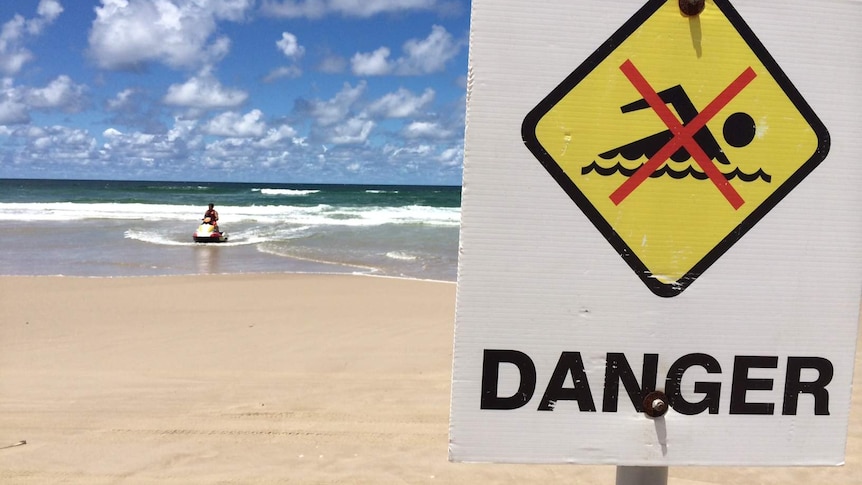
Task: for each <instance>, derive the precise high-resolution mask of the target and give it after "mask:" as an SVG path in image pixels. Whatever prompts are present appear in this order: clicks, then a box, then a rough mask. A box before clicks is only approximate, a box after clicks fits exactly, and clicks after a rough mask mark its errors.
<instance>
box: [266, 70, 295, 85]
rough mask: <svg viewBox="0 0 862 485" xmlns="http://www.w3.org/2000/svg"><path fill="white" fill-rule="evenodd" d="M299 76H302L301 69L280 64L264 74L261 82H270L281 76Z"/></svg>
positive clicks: (291, 77)
mask: <svg viewBox="0 0 862 485" xmlns="http://www.w3.org/2000/svg"><path fill="white" fill-rule="evenodd" d="M300 76H302V69H300V68H298V67H296V66H282V67H278V68H275V69H273V70H272V71H270V72H269V74H267V75H266V76H264V78H263V82H265V83H271V82H273V81H276V80H278V79H283V78H289V79H296V78H298V77H300Z"/></svg>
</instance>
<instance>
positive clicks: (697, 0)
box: [679, 0, 706, 17]
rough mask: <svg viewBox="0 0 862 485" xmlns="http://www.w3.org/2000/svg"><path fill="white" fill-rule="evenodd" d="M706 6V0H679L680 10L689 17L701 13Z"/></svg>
mask: <svg viewBox="0 0 862 485" xmlns="http://www.w3.org/2000/svg"><path fill="white" fill-rule="evenodd" d="M704 8H706V0H679V10H680V11H681V12H682V14H683V15H685V16H687V17H692V16H694V15H699V14H700V13H701V12H703V9H704Z"/></svg>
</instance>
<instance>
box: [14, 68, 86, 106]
mask: <svg viewBox="0 0 862 485" xmlns="http://www.w3.org/2000/svg"><path fill="white" fill-rule="evenodd" d="M85 91H86V88H85V87H84V86H83V85H81V84H75V83H74V82H72V79H71V78H69V76H66V75H61V76H59V77H57V79H54V80H53V81H51V82H50V83H48V85H47V86H45V87H44V88H29V89H26V91H25V96H24V100H25V101H26V103H27V104H28V105H29V106H31V107H33V108H37V109H59V110H63V111H66V112H76V111H80V110H81V109H82V108H83V107H84V104H85Z"/></svg>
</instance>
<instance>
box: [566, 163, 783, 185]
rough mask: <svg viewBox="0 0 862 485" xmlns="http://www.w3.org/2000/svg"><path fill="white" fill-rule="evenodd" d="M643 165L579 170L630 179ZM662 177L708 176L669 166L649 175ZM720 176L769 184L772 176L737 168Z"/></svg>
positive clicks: (595, 164) (619, 165)
mask: <svg viewBox="0 0 862 485" xmlns="http://www.w3.org/2000/svg"><path fill="white" fill-rule="evenodd" d="M642 166H643V165H639V166H637V167H634V168H626V167H623V166H622V165H621V164H620V163H619V162H617V163H616V164H615V165H614V166H612V167H607V168H605V167H602V166H601V165H599V164H598V163H597V162H596V161H595V160H594V161H593V163H591V164H589V165H587V166H586V167H584V168H582V169H581V175H587V174H589V173H590V172H596V173H597V174H599V175H603V176H610V175H614V174H617V173H619V174H621V175H623V176H626V177H631V176H632V175H633V174H634V173H635V172H637V171H638V170H639V169H640V168H641V167H642ZM664 175H667V176H669V177H671V178H674V179H681V178H685V177H694V178H695V179H697V180H706V179H708V178H709V176H708V175H707V174H706V173H704V172H701V171H700V170H696V169H695V168H694V167H693V166H688V167H686V168H685V169H683V170H674V169H672V168H670V166H669V165H663V166H662V167H661V168H660V169H658V170H656V171H655V172H653V173H652V174H650V177H651V178H659V177H662V176H664ZM722 175H724V177H725V178H726V179H727V180H733V179H735V178H738V179H739V180H742V181H743V182H754V181H755V180H757V179H762V180H763V181H764V182H766V183H769V182H772V176H771V175H769V174H768V173H766V172H764V171H763V169H762V168H759V169H757V171H756V172H754V173H745V172H743V171H742V170H740V169H739V168H734V169H733V170H732V171H731V172H730V173H724V172H722Z"/></svg>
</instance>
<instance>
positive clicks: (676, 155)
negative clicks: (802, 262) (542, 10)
mask: <svg viewBox="0 0 862 485" xmlns="http://www.w3.org/2000/svg"><path fill="white" fill-rule="evenodd" d="M700 17H701V18H700V21H699V22H698V23H697V24H693V23H692V22H685V21H682V22H681V21H680V12H679V6H678V5H676V3H675V2H649V3H648V4H647V5H646V6H645V7H644V8H643V9H641V10H640V11H639V12H638V13H637V14H636V15H634V16H633V17H632V18H631V19H630V20H629V21H628V22H626V23H625V25H624V26H623V27H622V28H621V29H620V30H618V31H617V32H616V33H615V34H614V35H613V36H612V37H611V38H610V39H609V40H608V41H607V42H606V43H605V44H604V45H602V46H601V47H600V48H599V49H598V50H596V51H595V52H594V53H593V55H592V56H590V57H589V58H588V59H587V60H586V61H584V63H583V64H581V66H579V67H578V68H577V69H576V70H575V71H574V72H573V73H572V74H571V75H570V76H569V77H568V78H566V79H565V80H564V81H563V82H562V84H560V85H559V86H558V87H557V88H556V89H554V90H553V91H552V92H551V94H550V95H549V96H548V97H546V98H545V99H544V100H543V101H542V102H541V103H539V105H538V106H537V107H536V108H535V109H534V110H533V111H531V112H530V113H529V115H527V117H526V119H525V120H524V124H523V136H524V141H525V142H526V144H527V146H528V147H529V149H530V151H532V152H533V154H534V155H535V156H536V157H537V158H538V159H539V161H541V162H542V164H543V165H544V166H545V167H546V168H547V170H548V171H549V172H550V174H551V175H552V176H553V177H554V178H555V179H556V180H557V182H558V183H559V184H560V186H562V187H563V189H564V190H565V191H566V192H567V193H568V194H569V196H570V197H571V198H572V200H573V201H574V202H575V203H576V204H577V205H578V206H579V207H580V208H581V210H583V212H584V213H585V214H586V215H587V216H588V217H589V218H590V220H591V221H592V222H593V224H594V225H595V226H596V227H597V228H598V229H599V231H601V233H602V234H603V235H604V236H605V237H606V238H607V240H608V241H609V242H610V243H611V244H612V245H613V247H614V248H615V249H616V250H617V251H618V252H619V254H620V255H622V256H623V258H624V259H625V261H626V262H627V263H628V264H629V266H630V267H631V268H632V269H633V270H634V271H635V273H636V274H637V275H638V276H640V278H641V279H642V280H643V282H644V283H645V284H646V285H647V287H648V288H649V289H650V290H652V291H653V292H654V293H656V294H657V295H660V296H667V297H669V296H675V295H678V294H679V293H680V292H682V291H683V290H684V289H685V288H686V287H688V285H690V284H691V283H692V282H693V281H694V280H695V279H696V278H697V277H698V276H700V275H701V274H702V273H703V272H704V271H705V270H706V269H707V268H708V267H709V266H710V265H711V264H712V263H713V262H714V261H715V260H716V259H717V258H718V257H720V256H721V255H722V254H724V253H725V252H726V251H727V250H728V249H730V247H731V246H732V245H733V244H734V243H736V241H738V240H739V238H740V237H741V236H742V235H743V234H745V233H746V232H747V231H748V230H749V229H750V228H751V227H752V226H753V225H754V224H755V223H756V222H757V221H758V220H760V219H761V218H762V217H763V216H764V215H766V213H767V212H769V210H770V209H772V208H773V207H774V206H775V205H776V204H777V203H778V202H779V201H780V200H781V199H782V198H783V197H784V196H785V195H787V193H788V192H790V190H792V189H793V187H795V186H796V185H797V184H798V183H799V182H800V181H801V180H802V179H803V178H804V177H805V176H806V175H808V174H809V173H810V172H811V171H812V170H813V169H814V168H815V167H816V166H817V165H818V164H819V163H820V162H821V161H823V159H824V158H825V157H826V155H827V152H828V150H829V135H828V133H827V131H826V128H825V127H824V126H823V124H822V123H821V121H820V120H819V119H818V117H817V116H816V115H815V113H814V112H813V110H812V109H811V108H810V107H809V106H808V104H807V103H806V102H805V99H804V98H803V97H802V95H800V94H799V92H798V91H797V90H796V88H795V87H794V86H793V84H792V82H791V81H790V80H789V79H788V77H787V76H786V75H785V74H784V72H783V71H782V70H781V68H780V67H779V65H778V63H777V62H776V61H775V60H774V59H773V58H772V57H771V56H770V54H769V52H767V50H766V49H765V48H764V46H763V45H762V44H761V43H760V41H759V40H758V39H757V37H756V36H755V35H754V33H753V32H752V31H751V30H750V29H749V28H748V26H747V25H746V24H745V22H744V21H743V20H742V18H741V17H740V16H739V14H738V13H737V12H736V11H735V10H734V9H733V7H732V6H731V5H730V4H729V3H728V2H722V1H717V2H715V4H710V5H709V7H708V8H707V9H706V11H704V12H703V13H702V14H701V15H700ZM705 27H708V30H705ZM705 35H708V36H709V38H710V42H715V43H720V44H721V45H722V46H723V48H722V49H721V50H720V51H718V52H712V51H710V52H709V53H708V55H703V53H702V49H703V47H702V45H700V47H698V42H701V43H702V42H703V41H702V38H703V36H705ZM688 38H692V42H694V43H695V45H694V51H695V54H697V52H698V49H701V55H688V56H686V55H673V53H674V52H678V51H680V50H685V49H682V46H681V45H680V42H681V39H688ZM686 47H688V46H686ZM689 50H690V49H689Z"/></svg>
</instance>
